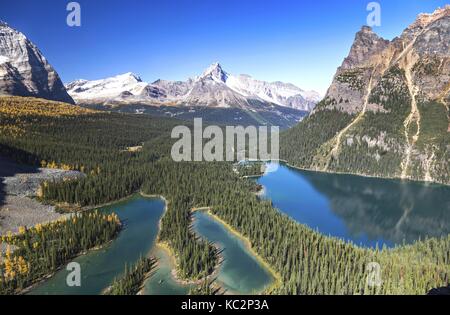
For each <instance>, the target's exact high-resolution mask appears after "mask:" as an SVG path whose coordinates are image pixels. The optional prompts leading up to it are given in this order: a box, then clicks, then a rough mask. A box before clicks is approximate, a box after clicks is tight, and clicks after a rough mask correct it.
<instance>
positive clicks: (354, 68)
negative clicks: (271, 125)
mask: <svg viewBox="0 0 450 315" xmlns="http://www.w3.org/2000/svg"><path fill="white" fill-rule="evenodd" d="M449 43H450V6H448V5H447V6H446V7H444V8H440V9H437V10H436V11H435V12H433V13H431V14H420V15H419V16H418V17H417V19H416V21H415V22H414V23H413V24H411V25H410V26H409V27H407V28H406V29H405V30H404V31H403V33H402V34H401V35H400V36H399V37H396V38H394V39H393V40H391V41H389V40H385V39H383V38H381V37H379V36H378V35H377V34H375V33H374V32H373V30H372V29H371V28H370V27H367V26H364V27H363V28H362V29H361V31H359V32H358V33H357V34H356V36H355V40H354V43H353V45H352V47H351V49H350V53H349V55H348V57H347V58H345V60H344V61H343V63H342V65H341V66H340V67H339V68H338V70H337V72H336V74H335V76H334V79H333V82H332V84H331V86H330V87H329V89H328V91H327V93H326V95H325V98H324V99H323V100H322V101H321V102H320V103H319V104H318V105H317V106H316V107H315V109H314V110H313V112H312V113H311V114H310V115H309V116H308V118H306V119H304V120H303V121H302V122H301V123H300V124H298V125H297V126H295V127H294V128H292V129H291V130H289V131H287V132H286V133H285V134H284V135H283V139H282V143H281V150H282V151H281V152H280V155H281V156H282V157H283V158H284V159H286V160H288V161H290V163H291V164H294V165H295V166H297V167H300V168H306V169H312V170H319V171H326V172H341V173H356V174H361V175H367V176H376V177H393V178H401V179H413V180H421V181H433V182H440V183H446V184H449V183H450V123H449V121H450V118H449V117H450V116H449V106H450V48H449Z"/></svg>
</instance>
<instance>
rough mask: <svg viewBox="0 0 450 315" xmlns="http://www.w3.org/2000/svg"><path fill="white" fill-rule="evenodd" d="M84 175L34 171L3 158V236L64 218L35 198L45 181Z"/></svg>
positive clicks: (0, 220)
mask: <svg viewBox="0 0 450 315" xmlns="http://www.w3.org/2000/svg"><path fill="white" fill-rule="evenodd" d="M80 176H82V173H80V172H76V171H65V170H59V169H49V168H32V167H28V166H22V165H18V164H16V163H13V162H11V161H9V160H7V159H4V158H0V235H5V234H7V233H8V232H10V231H11V232H13V233H15V232H17V231H18V230H19V227H20V226H35V225H36V224H38V223H46V222H50V221H54V220H57V219H58V218H60V217H61V216H62V215H61V214H59V213H57V212H56V211H55V207H54V206H50V205H44V204H42V203H40V202H38V201H37V200H36V199H34V197H35V196H36V195H37V194H38V190H39V187H40V185H41V183H42V182H44V181H52V180H62V179H66V178H70V179H73V178H79V177H80Z"/></svg>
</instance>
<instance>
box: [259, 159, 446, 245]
mask: <svg viewBox="0 0 450 315" xmlns="http://www.w3.org/2000/svg"><path fill="white" fill-rule="evenodd" d="M259 183H260V184H262V185H264V186H265V188H266V193H265V194H266V195H265V196H266V197H267V198H269V199H271V200H272V201H273V203H274V205H275V206H276V207H277V208H279V209H280V210H281V211H283V212H285V213H287V214H289V215H290V216H291V217H293V218H294V219H295V220H297V221H299V222H301V223H305V224H307V225H309V226H311V227H313V228H317V229H318V230H319V231H321V232H323V233H325V234H331V235H334V236H338V237H342V238H345V239H347V240H351V241H354V242H355V243H358V244H360V243H361V244H363V245H366V246H375V245H376V243H378V244H379V245H381V244H386V245H388V246H392V245H394V244H401V243H403V242H406V243H411V242H413V241H414V240H417V239H419V238H424V237H426V236H442V235H447V234H449V233H450V187H447V186H442V185H434V184H424V183H416V182H402V181H398V180H386V179H376V178H365V177H358V176H352V175H336V174H324V173H316V172H308V171H298V170H293V169H290V168H288V167H286V166H280V169H279V170H278V171H277V172H274V173H269V174H267V175H266V176H264V177H262V178H260V179H259Z"/></svg>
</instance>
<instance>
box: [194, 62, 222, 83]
mask: <svg viewBox="0 0 450 315" xmlns="http://www.w3.org/2000/svg"><path fill="white" fill-rule="evenodd" d="M203 78H211V79H213V80H215V81H220V82H226V81H227V79H228V73H226V72H225V71H224V70H223V69H222V66H221V65H220V63H218V62H215V63H213V64H211V65H210V66H209V67H208V69H206V70H205V72H203V75H202V76H201V77H200V79H203Z"/></svg>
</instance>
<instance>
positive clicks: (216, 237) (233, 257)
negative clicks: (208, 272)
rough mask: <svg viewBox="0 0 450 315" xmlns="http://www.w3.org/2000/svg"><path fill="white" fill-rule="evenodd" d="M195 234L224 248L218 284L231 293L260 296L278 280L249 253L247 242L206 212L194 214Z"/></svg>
mask: <svg viewBox="0 0 450 315" xmlns="http://www.w3.org/2000/svg"><path fill="white" fill-rule="evenodd" d="M194 216H195V220H194V228H195V231H196V232H197V233H198V234H199V235H201V236H202V237H204V238H206V239H207V240H209V241H211V242H214V243H215V244H216V245H218V246H219V247H220V248H221V249H223V253H222V256H223V263H222V265H221V266H220V270H219V274H218V277H217V281H218V282H219V284H220V285H221V286H222V287H223V288H224V289H225V290H226V291H228V292H227V293H231V294H252V293H260V292H262V291H263V290H264V289H265V288H266V287H268V286H269V285H270V284H271V283H272V282H273V281H274V278H273V277H272V275H271V274H270V272H269V271H268V270H267V269H265V268H264V267H263V266H262V265H261V264H260V263H259V262H258V261H257V259H256V258H255V257H254V256H253V255H252V254H251V253H250V252H249V251H248V249H247V248H246V246H245V244H244V242H243V241H242V240H241V239H240V238H238V237H237V236H236V235H234V234H232V233H231V232H230V231H228V230H227V228H226V227H225V226H223V224H221V223H220V222H218V221H216V220H215V219H214V218H213V217H212V216H210V215H208V214H207V213H206V212H203V211H197V212H195V214H194Z"/></svg>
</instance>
